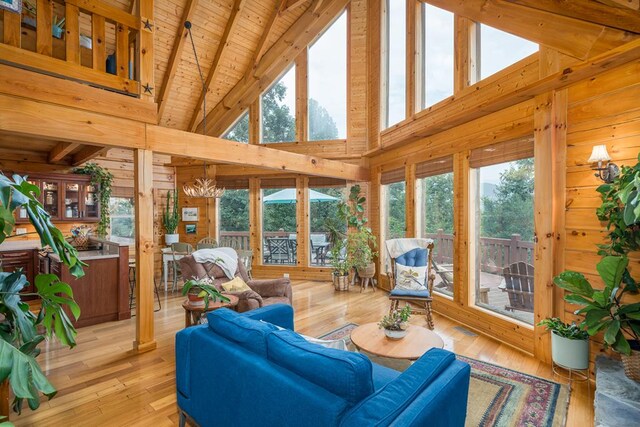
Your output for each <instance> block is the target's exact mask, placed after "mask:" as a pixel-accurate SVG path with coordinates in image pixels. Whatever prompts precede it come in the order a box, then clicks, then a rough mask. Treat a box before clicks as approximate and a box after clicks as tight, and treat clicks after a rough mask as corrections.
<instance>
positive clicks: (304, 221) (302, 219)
mask: <svg viewBox="0 0 640 427" xmlns="http://www.w3.org/2000/svg"><path fill="white" fill-rule="evenodd" d="M296 194H297V197H296V241H297V245H298V249H297V254H296V257H297V260H296V265H297V266H298V267H309V225H310V224H309V178H308V177H298V178H296Z"/></svg>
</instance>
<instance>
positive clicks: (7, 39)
mask: <svg viewBox="0 0 640 427" xmlns="http://www.w3.org/2000/svg"><path fill="white" fill-rule="evenodd" d="M2 14H3V16H4V21H3V25H4V28H3V33H4V43H5V44H8V45H10V46H15V47H20V38H21V36H20V15H19V14H17V13H13V12H9V11H8V10H3V11H2Z"/></svg>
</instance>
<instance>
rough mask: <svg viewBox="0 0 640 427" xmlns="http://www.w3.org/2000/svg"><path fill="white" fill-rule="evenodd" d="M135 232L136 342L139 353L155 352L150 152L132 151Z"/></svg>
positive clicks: (134, 345)
mask: <svg viewBox="0 0 640 427" xmlns="http://www.w3.org/2000/svg"><path fill="white" fill-rule="evenodd" d="M133 157H134V174H135V197H136V199H135V230H136V304H137V312H136V340H135V341H134V342H133V350H134V351H135V352H138V353H142V352H146V351H150V350H153V349H155V348H156V341H155V337H154V320H153V280H154V269H153V267H154V261H153V253H154V243H153V151H150V150H143V149H137V150H134V154H133Z"/></svg>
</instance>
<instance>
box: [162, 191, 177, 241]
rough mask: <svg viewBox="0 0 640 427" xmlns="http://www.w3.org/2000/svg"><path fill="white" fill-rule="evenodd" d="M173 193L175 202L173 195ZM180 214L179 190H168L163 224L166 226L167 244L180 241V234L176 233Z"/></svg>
mask: <svg viewBox="0 0 640 427" xmlns="http://www.w3.org/2000/svg"><path fill="white" fill-rule="evenodd" d="M172 195H173V202H172V201H171V196H172ZM179 222H180V215H179V213H178V190H169V191H167V203H166V204H165V206H164V211H163V212H162V225H163V226H164V231H165V234H164V241H165V243H166V244H167V246H171V245H172V244H173V243H177V242H178V241H180V235H179V234H178V233H176V230H177V229H178V223H179Z"/></svg>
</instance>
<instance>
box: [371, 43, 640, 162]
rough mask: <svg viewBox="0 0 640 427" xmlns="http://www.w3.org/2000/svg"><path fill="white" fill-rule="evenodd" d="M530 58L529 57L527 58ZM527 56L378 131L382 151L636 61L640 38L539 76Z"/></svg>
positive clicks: (533, 63) (639, 51) (537, 65)
mask: <svg viewBox="0 0 640 427" xmlns="http://www.w3.org/2000/svg"><path fill="white" fill-rule="evenodd" d="M530 58H531V57H530ZM530 58H525V59H524V60H522V61H520V62H518V63H516V64H514V65H513V66H511V67H510V68H509V69H508V70H509V71H507V72H506V73H504V74H501V75H499V76H495V78H488V79H485V80H483V81H482V82H480V83H479V84H476V85H473V86H470V87H468V88H466V89H464V90H463V91H461V92H460V93H459V94H457V95H456V96H455V98H453V97H451V98H449V100H448V101H444V102H442V103H438V104H436V105H435V106H433V107H430V108H427V109H426V110H423V111H421V112H420V113H418V114H416V115H415V116H413V117H412V118H411V119H407V120H404V121H402V122H400V123H398V124H396V125H394V126H392V127H391V128H389V129H387V130H385V131H384V132H382V135H381V140H382V148H380V149H376V150H372V151H370V152H368V153H367V155H368V156H371V155H377V154H378V153H379V152H380V151H382V150H388V149H390V148H395V147H399V146H402V145H405V144H408V143H410V142H413V141H417V140H419V139H422V138H425V137H428V136H431V135H434V134H436V133H439V132H442V131H444V130H447V129H450V128H452V127H455V126H458V125H461V124H463V123H467V122H469V121H471V120H474V119H477V118H479V117H482V116H485V115H487V114H489V113H492V112H495V111H499V110H502V109H505V108H508V107H511V106H513V105H516V104H518V103H521V102H523V101H527V100H530V99H532V98H534V97H535V96H537V95H541V94H543V93H546V92H550V91H553V90H559V89H563V88H565V87H568V86H570V85H572V84H575V83H577V82H579V81H582V80H585V79H588V78H592V77H594V76H597V75H599V74H601V73H604V72H606V71H609V70H612V69H614V68H616V67H619V66H621V65H624V64H627V63H629V62H633V61H638V60H640V39H638V40H634V41H632V42H630V43H627V44H625V45H623V46H620V47H617V48H615V49H612V50H610V51H608V52H606V53H604V54H601V55H599V56H597V57H595V58H592V59H590V60H588V61H585V62H581V63H577V64H574V65H572V66H571V67H567V68H565V69H563V70H562V71H560V72H557V73H553V74H550V75H549V76H548V77H544V78H542V79H540V78H539V61H538V60H537V59H536V60H535V62H531V60H530Z"/></svg>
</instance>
